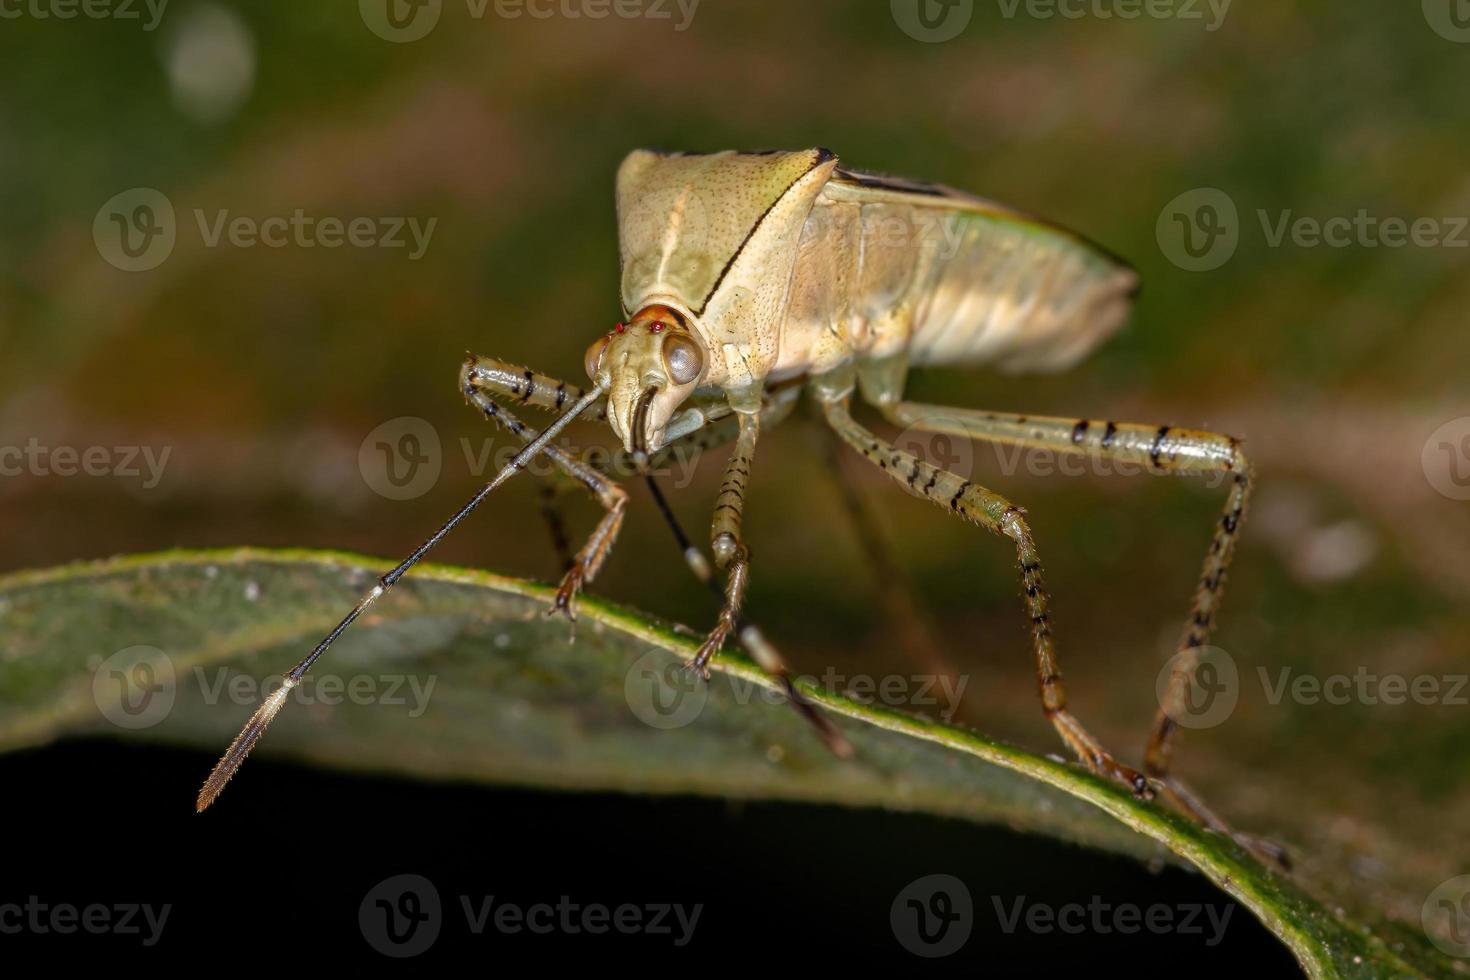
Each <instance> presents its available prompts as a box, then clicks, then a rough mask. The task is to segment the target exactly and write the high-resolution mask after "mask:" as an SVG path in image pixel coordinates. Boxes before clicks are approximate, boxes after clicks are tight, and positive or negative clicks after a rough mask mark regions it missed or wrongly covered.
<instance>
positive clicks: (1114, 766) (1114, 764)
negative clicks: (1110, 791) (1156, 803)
mask: <svg viewBox="0 0 1470 980" xmlns="http://www.w3.org/2000/svg"><path fill="white" fill-rule="evenodd" d="M1088 768H1089V769H1091V770H1092V771H1093V772H1095V773H1097V774H1098V775H1099V776H1106V777H1107V778H1109V779H1112V780H1114V781H1115V782H1119V783H1122V784H1123V785H1124V786H1127V787H1128V788H1129V789H1130V790H1132V791H1133V798H1134V799H1136V800H1144V801H1148V800H1151V799H1153V798H1154V788H1153V786H1152V785H1151V784H1150V783H1149V781H1148V777H1146V776H1145V775H1144V774H1143V773H1141V772H1139V771H1138V770H1136V769H1132V768H1130V767H1128V766H1125V765H1123V763H1121V762H1119V761H1118V760H1116V759H1114V758H1113V757H1112V756H1110V755H1108V754H1106V753H1098V754H1096V755H1094V756H1093V757H1092V759H1091V760H1090V764H1089V766H1088Z"/></svg>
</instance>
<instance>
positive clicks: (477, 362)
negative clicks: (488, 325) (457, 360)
mask: <svg viewBox="0 0 1470 980" xmlns="http://www.w3.org/2000/svg"><path fill="white" fill-rule="evenodd" d="M482 366H483V368H484V370H483V371H482V370H481V367H482ZM528 375H529V377H528ZM528 383H529V385H530V386H533V387H530V388H528ZM461 388H462V389H463V390H464V392H465V397H466V398H468V399H469V400H470V401H472V402H474V403H475V404H476V405H477V406H478V407H479V408H480V409H481V411H482V412H484V413H485V415H486V416H487V417H488V418H490V419H491V420H492V421H494V422H496V423H497V424H499V425H501V426H502V427H504V428H506V429H507V430H508V431H510V432H511V434H513V435H515V436H516V437H517V438H519V439H521V440H522V441H530V440H533V439H535V438H536V435H537V433H536V432H535V430H533V429H531V428H530V427H529V426H526V425H525V424H524V423H522V422H521V421H520V420H519V419H516V418H515V417H514V416H513V415H511V414H510V412H509V411H507V410H506V409H505V408H502V407H501V406H499V405H498V404H496V403H495V402H494V401H493V400H492V399H491V398H490V397H488V396H487V394H486V392H490V393H494V394H499V395H501V396H502V397H507V396H506V392H510V393H511V394H510V396H509V397H516V398H518V399H519V400H520V401H522V402H526V403H530V404H532V405H536V406H537V407H553V405H554V403H555V399H558V398H561V397H563V395H562V394H561V392H563V391H565V392H567V393H568V394H567V395H565V397H569V398H576V397H578V395H577V394H576V392H577V391H578V389H577V388H575V387H573V386H568V385H564V384H563V383H561V382H558V381H556V380H555V379H552V378H548V377H546V376H545V375H538V374H535V373H534V372H528V371H524V370H523V369H521V368H518V367H514V366H512V365H508V364H505V363H504V362H502V361H496V360H494V359H491V358H476V357H475V356H474V355H471V357H470V360H469V361H468V362H467V363H466V364H465V367H464V370H463V371H462V372H461ZM481 388H483V389H484V391H482V390H480V389H481ZM517 388H519V391H517V390H516V389H517ZM528 390H529V391H530V395H529V396H528V397H521V396H522V395H523V394H524V393H526V392H527V391H528ZM538 390H539V393H540V399H539V400H538V398H537V391H538ZM800 391H801V388H800V385H799V384H791V385H786V386H778V387H773V388H772V389H770V390H768V391H767V392H766V393H765V394H764V396H763V398H762V405H761V410H760V415H759V418H760V419H761V420H763V421H764V422H765V423H766V424H767V425H775V424H776V423H777V422H780V421H781V420H783V419H784V418H786V416H787V415H789V414H790V413H791V410H792V408H793V407H794V406H795V404H796V398H797V396H798V395H799V394H800ZM548 401H550V402H552V404H547V402H548ZM594 409H596V410H597V411H594ZM732 414H733V413H732V410H731V409H730V407H729V404H728V403H727V402H725V401H724V400H723V399H719V400H718V401H716V400H710V401H707V402H704V403H698V404H696V405H695V406H694V408H693V409H691V410H689V411H686V412H685V413H684V414H683V419H684V422H683V424H682V431H683V434H682V435H680V436H678V437H677V438H675V439H673V440H672V441H671V442H669V443H668V444H667V445H665V446H664V447H663V448H661V449H659V450H657V451H655V452H654V453H653V454H652V455H651V456H650V457H649V459H648V462H647V467H648V468H649V469H650V470H653V471H657V470H658V469H660V468H662V466H663V465H664V464H665V463H667V462H668V461H669V460H671V459H673V458H676V457H677V456H678V455H679V454H681V453H684V454H687V453H691V452H702V451H704V450H706V449H712V448H714V447H716V446H720V445H724V444H726V443H728V442H729V441H730V440H731V439H734V438H736V436H737V433H738V432H739V429H740V428H741V426H742V423H741V422H740V420H739V419H737V418H732V417H731V416H732ZM583 417H584V418H591V417H605V412H604V411H603V403H598V404H597V405H594V406H592V407H591V408H589V409H588V410H587V411H586V412H584V414H583ZM742 418H743V417H742ZM671 428H672V427H671ZM544 452H545V453H546V455H547V457H548V458H549V459H551V460H552V461H553V462H554V463H555V464H556V465H557V466H558V468H560V469H561V470H562V471H563V472H564V473H566V474H568V475H569V476H573V477H576V478H577V479H578V480H579V481H580V482H582V484H583V486H585V487H586V488H587V489H588V490H589V492H591V493H592V494H593V495H594V496H597V495H598V490H597V486H596V483H595V482H594V481H592V480H589V479H587V478H586V477H587V476H588V471H590V472H591V473H595V474H597V475H600V476H601V477H602V479H603V480H605V481H606V482H608V483H611V484H612V485H613V486H615V487H616V486H617V484H615V483H612V480H611V478H610V477H609V476H608V475H607V474H606V473H604V472H602V470H601V468H600V467H597V466H595V465H593V464H591V463H589V462H588V461H586V460H580V459H578V458H577V457H576V454H575V453H573V452H569V451H567V450H564V449H561V448H560V447H557V446H553V445H550V444H548V445H547V447H546V449H545V450H544ZM614 460H615V462H614V463H613V466H615V467H617V468H618V469H619V470H620V471H623V472H634V471H635V469H636V467H635V464H634V461H633V458H632V456H631V455H630V454H628V453H627V452H619V453H618V454H616V456H615V457H614ZM747 469H748V467H747ZM619 489H621V488H619ZM649 489H650V490H651V491H652V493H653V496H654V500H655V501H656V502H657V504H658V507H659V510H660V511H661V512H662V513H663V516H664V518H665V519H666V520H667V522H668V524H669V527H670V528H671V529H672V530H673V532H674V537H675V539H676V540H677V541H678V542H679V544H680V546H681V549H682V551H683V553H684V558H685V561H686V562H687V563H688V565H689V567H690V570H691V571H692V572H693V573H694V574H695V576H696V577H697V578H698V579H699V580H700V581H701V582H703V583H704V584H706V585H709V586H711V587H712V588H714V589H715V592H716V594H717V595H718V594H719V589H718V587H716V586H714V583H713V577H712V573H711V571H710V566H709V562H707V561H706V560H705V558H704V555H703V553H702V552H700V551H699V549H698V548H696V547H694V546H693V544H691V543H690V541H689V538H688V536H687V535H685V534H684V531H683V529H682V528H681V527H680V526H679V522H678V520H677V519H676V518H675V517H674V513H673V511H672V510H671V509H670V508H669V506H668V502H667V501H666V500H665V499H664V497H663V494H662V493H661V492H660V491H659V489H658V485H657V484H656V483H655V482H654V481H653V479H652V478H651V476H650V478H649ZM604 520H606V518H604ZM589 544H590V542H589ZM608 547H609V548H610V547H611V542H609V543H608ZM604 557H605V552H604ZM599 565H600V561H599ZM591 577H592V576H591V574H589V575H587V576H586V579H585V580H586V581H590V580H591ZM559 599H560V592H558V600H559ZM557 608H559V606H553V609H552V610H551V611H555V610H556V609H557ZM732 625H733V626H734V627H736V628H737V629H738V633H737V636H738V638H739V640H740V644H741V645H742V646H744V647H745V649H746V650H747V651H748V652H749V653H750V655H751V657H752V658H753V659H754V660H755V662H756V663H757V664H759V665H760V667H761V669H762V670H764V671H765V672H766V673H768V674H770V675H771V677H773V678H774V679H775V680H776V682H777V683H778V684H779V685H780V686H781V688H782V690H783V691H784V692H785V694H786V697H787V699H788V700H789V701H790V702H791V704H792V706H793V707H794V708H795V709H796V710H797V712H798V713H800V714H801V715H802V717H804V718H806V720H807V721H808V722H810V723H811V725H812V727H813V728H815V729H816V731H817V734H818V735H819V736H820V737H821V738H822V740H823V742H824V743H825V744H826V745H827V747H828V748H829V749H830V750H831V751H832V752H833V754H835V755H837V756H838V757H839V758H843V759H846V758H850V757H851V756H852V754H853V749H852V744H851V743H850V742H848V740H847V739H846V737H844V736H843V734H842V733H841V732H840V731H838V730H837V728H836V727H835V726H834V725H833V724H832V723H831V722H830V721H828V720H827V718H826V717H825V716H823V715H822V714H820V713H819V712H818V711H817V710H816V709H815V708H814V707H813V706H812V704H811V703H810V702H809V701H807V700H806V699H805V698H803V697H802V696H801V694H800V692H798V691H797V690H796V687H795V685H794V684H793V683H792V680H791V674H790V671H789V670H788V669H787V667H786V663H785V661H784V659H783V658H782V657H781V655H780V653H779V652H778V651H777V650H776V648H775V647H774V646H773V645H772V644H771V643H770V641H768V640H767V639H766V638H765V636H764V634H762V633H761V632H760V630H759V629H758V628H757V627H756V626H755V624H754V623H750V622H747V621H745V620H743V619H741V618H740V617H739V616H738V613H737V614H736V615H735V616H734V617H733V618H732Z"/></svg>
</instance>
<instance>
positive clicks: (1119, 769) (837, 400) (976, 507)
mask: <svg viewBox="0 0 1470 980" xmlns="http://www.w3.org/2000/svg"><path fill="white" fill-rule="evenodd" d="M849 400H850V396H849V395H848V394H845V393H844V394H841V395H838V396H836V397H830V398H824V399H823V400H822V410H823V412H824V413H825V415H826V418H827V422H828V424H829V425H831V426H832V428H833V429H834V430H835V431H836V432H837V434H838V436H840V437H841V438H842V440H843V441H844V442H846V443H847V444H848V445H849V446H851V447H852V448H853V449H855V450H856V451H857V452H858V453H860V454H861V455H862V456H863V457H864V458H866V459H867V460H868V461H869V462H872V463H874V464H875V465H877V466H878V467H879V468H880V469H881V470H883V471H884V472H885V473H887V474H888V475H889V476H890V477H892V478H893V479H894V480H895V481H896V482H897V483H898V484H899V486H901V487H903V488H904V489H905V490H906V491H908V492H909V493H910V494H912V495H914V496H915V497H919V498H922V499H924V500H928V501H931V502H933V503H935V504H938V505H939V506H941V507H944V508H945V509H947V510H948V511H950V512H951V513H953V514H956V515H958V516H959V517H962V518H964V519H965V520H967V521H970V522H971V523H973V524H977V525H979V526H980V527H982V528H984V529H986V530H987V531H991V532H993V533H996V534H999V535H1002V536H1004V537H1007V538H1009V539H1010V540H1011V542H1012V543H1013V544H1014V545H1015V548H1016V557H1017V559H1018V561H1019V562H1020V566H1021V586H1022V588H1023V589H1024V590H1025V594H1026V609H1027V612H1028V613H1029V614H1030V616H1031V647H1032V651H1033V653H1034V654H1035V657H1036V676H1037V686H1038V688H1039V689H1040V692H1041V706H1042V711H1043V712H1044V713H1045V715H1046V717H1047V718H1048V719H1049V720H1050V721H1051V723H1052V725H1053V726H1054V727H1055V728H1056V730H1057V733H1058V734H1059V735H1061V737H1062V741H1064V742H1066V743H1067V746H1068V747H1069V748H1070V749H1071V750H1072V751H1073V752H1074V753H1075V754H1076V755H1077V757H1078V758H1079V759H1081V760H1082V762H1083V764H1085V765H1086V766H1087V767H1088V768H1089V769H1091V770H1092V771H1093V772H1096V773H1099V774H1101V775H1104V776H1107V777H1109V778H1111V779H1114V780H1116V781H1118V782H1120V783H1122V784H1124V785H1125V786H1127V787H1129V788H1130V789H1132V790H1133V793H1134V795H1135V796H1138V797H1139V798H1141V799H1149V798H1151V797H1152V795H1153V790H1152V788H1151V787H1150V786H1149V783H1148V780H1147V779H1145V778H1144V776H1143V774H1142V773H1139V772H1136V771H1134V770H1133V769H1131V768H1129V767H1128V766H1125V765H1123V764H1122V763H1120V762H1118V761H1117V760H1116V759H1114V758H1113V756H1112V754H1111V753H1109V752H1108V751H1107V750H1106V749H1104V748H1103V747H1102V744H1101V743H1100V742H1098V740H1097V739H1096V738H1094V737H1093V736H1092V734H1091V733H1089V732H1088V731H1087V729H1086V728H1084V727H1082V723H1081V722H1080V721H1078V720H1077V718H1076V717H1075V716H1074V715H1073V714H1072V713H1071V712H1070V711H1068V710H1067V694H1066V690H1065V689H1064V688H1063V687H1062V674H1061V668H1060V666H1059V665H1058V663H1057V654H1056V649H1055V647H1054V645H1053V643H1052V637H1051V626H1050V623H1049V620H1048V616H1049V613H1048V606H1049V604H1050V599H1049V598H1048V596H1047V594H1046V590H1045V589H1044V588H1043V587H1042V576H1041V560H1040V558H1039V556H1038V554H1037V551H1036V543H1035V541H1034V540H1033V539H1032V537H1031V529H1030V528H1029V527H1028V526H1027V524H1026V520H1025V518H1023V517H1022V516H1021V515H1022V511H1021V508H1019V507H1017V506H1016V505H1014V504H1012V503H1011V502H1010V501H1008V500H1006V499H1005V498H1004V497H1002V496H1000V495H999V494H997V493H993V492H991V491H990V490H987V489H985V488H984V487H981V486H978V485H976V484H973V483H971V482H970V481H969V480H966V479H964V478H963V477H961V476H959V475H958V474H955V473H951V472H949V471H948V470H943V469H940V468H939V467H937V466H934V465H932V464H930V463H926V462H924V461H923V460H920V459H918V458H916V457H915V456H913V455H912V454H910V453H906V452H904V451H903V450H900V449H897V448H895V447H894V446H893V445H892V444H891V443H888V442H886V441H884V440H882V439H879V438H878V437H877V436H875V435H873V433H871V432H869V431H868V430H867V429H865V428H863V427H862V426H861V425H859V424H858V423H857V422H855V421H854V420H853V418H852V415H851V414H850V412H849V411H848V404H849Z"/></svg>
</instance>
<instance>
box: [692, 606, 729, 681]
mask: <svg viewBox="0 0 1470 980" xmlns="http://www.w3.org/2000/svg"><path fill="white" fill-rule="evenodd" d="M729 635H730V624H728V623H726V622H724V621H723V620H722V621H721V622H720V624H719V625H718V626H716V627H715V628H714V629H712V630H710V632H709V635H708V636H706V637H705V638H704V642H703V643H701V644H700V645H699V652H698V653H696V654H695V655H694V659H693V660H691V661H689V662H688V663H687V664H685V665H684V669H685V670H687V671H690V672H691V673H695V674H698V675H699V676H700V677H703V678H704V679H705V680H709V662H710V661H711V660H713V659H714V658H715V654H717V653H719V652H720V648H721V647H723V646H724V645H725V639H726V637H728V636H729Z"/></svg>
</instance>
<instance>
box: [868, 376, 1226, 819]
mask: <svg viewBox="0 0 1470 980" xmlns="http://www.w3.org/2000/svg"><path fill="white" fill-rule="evenodd" d="M883 411H884V414H885V415H886V416H887V417H888V418H889V420H891V421H892V422H893V423H894V424H895V425H904V426H913V427H915V428H922V429H926V430H929V431H933V432H946V433H950V434H953V435H959V436H963V437H966V438H970V439H981V440H985V441H989V442H997V443H1002V444H1005V445H1011V446H1018V447H1023V448H1029V449H1044V450H1050V451H1052V452H1057V453H1074V454H1091V455H1094V456H1097V457H1099V458H1107V459H1109V460H1112V461H1114V462H1126V463H1131V464H1135V465H1139V466H1144V467H1147V469H1148V470H1149V471H1152V472H1155V473H1176V474H1190V475H1197V476H1210V475H1221V476H1228V477H1229V478H1230V492H1229V493H1228V494H1227V495H1226V499H1225V511H1224V513H1223V515H1222V516H1221V517H1220V520H1219V522H1218V523H1217V524H1216V526H1215V534H1214V539H1213V541H1212V542H1211V544H1210V550H1209V552H1208V553H1207V554H1206V555H1205V561H1204V568H1203V570H1202V571H1201V573H1200V578H1199V583H1198V584H1197V585H1196V586H1195V590H1194V601H1193V604H1192V605H1191V607H1190V613H1189V619H1188V620H1187V621H1186V622H1185V625H1184V631H1183V634H1182V635H1181V637H1180V640H1179V646H1178V648H1177V650H1176V651H1175V653H1176V658H1177V659H1176V660H1175V667H1174V675H1173V676H1174V682H1173V683H1171V684H1170V685H1169V691H1168V694H1167V695H1166V697H1165V699H1164V703H1163V704H1162V705H1160V706H1159V711H1158V713H1157V714H1156V715H1155V717H1154V724H1153V728H1152V731H1151V734H1150V737H1149V741H1148V749H1147V752H1146V754H1145V756H1144V771H1145V772H1147V773H1148V774H1149V775H1150V776H1152V777H1154V778H1157V779H1165V778H1167V777H1168V774H1169V761H1170V756H1171V753H1172V749H1173V736H1174V734H1175V732H1176V731H1177V729H1178V723H1177V722H1176V721H1175V719H1176V718H1178V717H1180V712H1181V711H1183V710H1184V709H1185V705H1186V699H1187V698H1188V696H1189V685H1190V679H1191V678H1192V677H1193V676H1194V672H1195V668H1196V666H1197V663H1198V657H1199V655H1198V649H1199V648H1200V647H1202V646H1204V645H1205V643H1207V642H1208V641H1209V638H1210V633H1211V632H1212V631H1213V630H1214V628H1215V620H1216V615H1217V613H1218V611H1219V608H1220V600H1221V596H1222V594H1223V592H1224V587H1225V571H1226V569H1227V568H1228V567H1229V565H1230V560H1231V558H1232V557H1234V553H1235V541H1236V538H1237V537H1238V535H1239V534H1240V525H1241V522H1242V521H1243V520H1244V518H1245V511H1246V505H1247V504H1248V502H1249V500H1250V491H1251V467H1250V462H1249V461H1248V460H1247V459H1246V456H1245V452H1244V450H1242V449H1241V447H1240V442H1239V440H1236V439H1233V438H1231V437H1230V436H1223V435H1218V434H1216V433H1213V432H1203V431H1199V430H1196V429H1179V428H1174V427H1172V426H1167V425H1163V426H1160V425H1138V424H1134V423H1121V424H1120V423H1117V422H1108V421H1098V420H1093V419H1063V418H1033V417H1028V416H1024V415H998V414H995V413H991V412H978V411H967V410H964V409H952V408H944V407H942V406H939V405H919V404H914V403H911V402H897V403H894V404H892V405H890V406H887V407H886V408H884V409H883ZM1188 808H1189V809H1197V808H1196V807H1188ZM1206 822H1208V821H1206Z"/></svg>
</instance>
